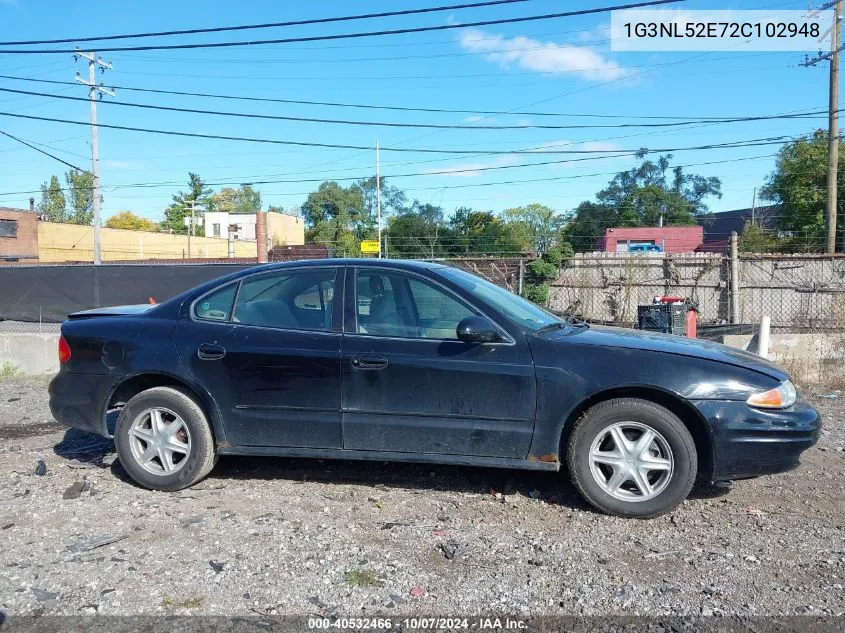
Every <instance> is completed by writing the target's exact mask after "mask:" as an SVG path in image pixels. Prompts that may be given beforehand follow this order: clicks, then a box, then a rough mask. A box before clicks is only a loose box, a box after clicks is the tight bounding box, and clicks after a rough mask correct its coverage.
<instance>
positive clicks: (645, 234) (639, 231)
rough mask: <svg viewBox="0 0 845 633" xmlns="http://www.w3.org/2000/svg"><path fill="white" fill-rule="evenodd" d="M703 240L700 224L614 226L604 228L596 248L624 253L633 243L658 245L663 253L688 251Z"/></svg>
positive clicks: (696, 246) (702, 230)
mask: <svg viewBox="0 0 845 633" xmlns="http://www.w3.org/2000/svg"><path fill="white" fill-rule="evenodd" d="M703 241H704V229H703V228H702V227H700V226H662V227H658V226H647V227H615V228H611V229H605V232H604V237H601V238H599V241H598V244H596V248H597V249H598V250H600V251H606V252H609V253H612V252H617V253H625V252H627V251H628V248H629V247H630V246H633V245H634V244H653V245H655V246H660V247H661V248H662V249H663V252H664V253H690V252H692V251H694V250H695V249H696V248H698V246H699V245H700V244H701V243H702V242H703Z"/></svg>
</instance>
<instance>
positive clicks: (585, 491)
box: [566, 398, 698, 519]
mask: <svg viewBox="0 0 845 633" xmlns="http://www.w3.org/2000/svg"><path fill="white" fill-rule="evenodd" d="M618 423H626V424H628V423H631V424H634V425H639V426H644V427H648V428H649V429H651V430H653V431H656V432H657V433H658V434H659V436H661V437H660V440H661V441H662V442H663V443H662V446H663V448H664V450H665V447H666V445H668V448H669V449H670V450H671V455H670V457H671V461H672V463H673V464H672V465H673V467H672V469H671V471H670V472H671V474H667V475H662V474H661V473H660V472H656V477H657V485H656V486H655V487H654V488H653V489H652V490H653V491H654V492H655V493H656V495H655V496H654V497H652V498H645V499H640V500H634V499H632V498H629V499H620V498H617V497H616V496H613V495H612V494H609V493H608V492H607V491H606V490H605V488H604V487H603V486H602V485H601V484H600V483H599V481H598V480H597V477H602V478H603V477H607V482H609V481H610V478H611V477H610V474H611V473H615V470H614V469H613V467H612V466H607V467H605V466H604V465H602V466H600V467H599V471H600V472H599V473H598V475H597V476H594V469H593V464H591V459H590V451H591V449H592V447H593V442H598V441H601V440H599V439H598V438H600V437H601V438H606V437H607V433H608V430H609V429H610V428H611V427H612V426H613V425H615V424H618ZM643 430H644V429H643ZM636 439H637V438H636V436H634V440H636ZM658 444H660V442H658ZM611 445H612V448H611V449H610V450H613V451H615V450H616V447H615V446H614V445H613V440H611ZM654 446H657V444H655V445H654ZM599 448H600V450H606V449H603V448H601V446H600V447H599ZM657 452H658V453H659V450H658V451H657ZM608 454H609V453H608ZM566 458H567V464H568V466H569V473H570V476H571V477H572V481H573V483H574V484H575V487H576V488H577V489H578V491H579V492H580V493H581V495H582V496H583V497H584V499H586V500H587V501H588V502H589V503H590V504H591V505H592V506H593V507H595V508H597V509H598V510H601V511H602V512H605V513H607V514H611V515H615V516H623V517H636V518H642V519H646V518H652V517H656V516H659V515H661V514H665V513H666V512H669V511H671V510H672V509H674V508H676V507H677V506H678V505H680V504H681V503H682V502H683V500H684V499H686V497H687V495H688V494H689V491H690V490H691V489H692V486H693V484H694V483H695V478H696V473H697V470H698V455H697V453H696V450H695V442H694V441H693V439H692V436H691V435H690V432H689V431H688V430H687V428H686V426H685V425H684V423H683V422H681V420H680V419H679V418H678V416H676V415H675V414H674V413H672V412H671V411H669V410H668V409H666V408H665V407H662V406H660V405H659V404H656V403H654V402H651V401H649V400H641V399H639V398H617V399H614V400H607V401H605V402H600V403H599V404H597V405H596V406H594V407H592V408H591V409H589V410H588V411H587V412H586V413H584V415H582V416H581V418H579V419H578V421H577V422H576V423H575V427H574V428H573V429H572V433H571V434H570V436H569V442H568V446H567V450H566ZM627 464H631V462H630V461H628V462H627ZM624 465H625V464H624V463H623V466H624ZM667 472H669V471H667ZM604 473H608V474H604ZM654 474H655V473H652V475H654ZM622 476H624V475H622ZM607 482H606V483H607ZM649 485H650V484H649ZM611 487H612V486H611ZM625 487H627V489H625ZM641 487H643V486H641ZM658 490H659V492H658ZM638 492H639V488H638V487H637V484H636V483H633V480H630V481H628V482H626V483H625V484H623V487H622V488H621V489H620V491H619V492H617V494H621V495H630V496H631V497H635V496H637V495H638ZM643 496H644V495H643Z"/></svg>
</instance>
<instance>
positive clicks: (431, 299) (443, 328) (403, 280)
mask: <svg viewBox="0 0 845 633" xmlns="http://www.w3.org/2000/svg"><path fill="white" fill-rule="evenodd" d="M356 289H357V295H356V307H357V317H358V318H357V331H358V333H359V334H370V335H375V336H393V337H401V338H424V339H438V340H444V339H445V340H455V339H457V338H458V337H457V327H458V323H460V322H461V321H462V320H463V319H464V318H465V317H468V316H471V315H473V314H475V313H474V312H473V311H472V310H471V309H470V308H469V307H467V306H466V305H465V304H464V303H463V302H461V301H460V300H458V299H457V298H456V297H454V296H452V295H451V294H449V293H448V292H447V291H445V290H443V289H442V288H439V287H437V286H435V285H434V284H430V283H428V282H426V281H423V280H422V279H419V278H417V277H414V276H412V275H406V274H403V273H397V272H393V271H386V270H384V269H370V270H367V269H362V270H359V271H358V274H357V279H356Z"/></svg>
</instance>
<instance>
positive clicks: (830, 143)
mask: <svg viewBox="0 0 845 633" xmlns="http://www.w3.org/2000/svg"><path fill="white" fill-rule="evenodd" d="M831 7H833V25H832V26H831V27H830V31H829V32H830V34H831V37H830V52H829V53H825V54H824V55H819V56H817V57H815V58H813V59H808V60H806V61H805V62H804V63H803V64H802V66H815V65H816V64H818V63H819V62H821V61H824V60H825V59H830V90H829V94H828V112H827V117H828V121H827V122H828V130H827V197H826V201H825V226H826V228H827V243H826V248H825V250H826V251H827V252H828V253H830V254H833V253H835V252H836V207H837V200H836V194H837V185H838V183H837V174H838V170H839V53H840V52H842V46H841V44H840V40H841V28H840V22H841V21H842V0H833V1H832V2H827V3H826V4H825V5H824V6H822V7H819V8H818V9H816V10H815V11H812V12H811V13H810V14H809V16H810V17H812V16H815V15H817V14H818V13H820V12H821V11H825V10H827V9H830V8H831ZM825 37H827V33H824V34H822V36H821V37H820V38H819V40H820V41H821V40H823V39H824V38H825Z"/></svg>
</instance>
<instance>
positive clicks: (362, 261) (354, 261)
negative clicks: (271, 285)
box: [248, 257, 446, 273]
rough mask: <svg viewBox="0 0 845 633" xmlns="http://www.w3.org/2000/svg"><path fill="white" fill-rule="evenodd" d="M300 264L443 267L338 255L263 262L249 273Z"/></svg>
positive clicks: (406, 268)
mask: <svg viewBox="0 0 845 633" xmlns="http://www.w3.org/2000/svg"><path fill="white" fill-rule="evenodd" d="M301 266H367V267H371V266H373V267H386V268H401V269H405V270H433V269H435V268H445V267H446V266H444V264H442V263H439V262H435V261H420V260H415V259H375V258H361V257H359V258H355V257H342V258H341V257H338V258H328V259H300V260H296V261H290V262H274V263H272V264H263V265H261V266H256V267H254V268H249V269H248V270H249V272H250V273H255V272H256V271H259V270H261V271H264V270H277V269H284V268H293V267H301Z"/></svg>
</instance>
